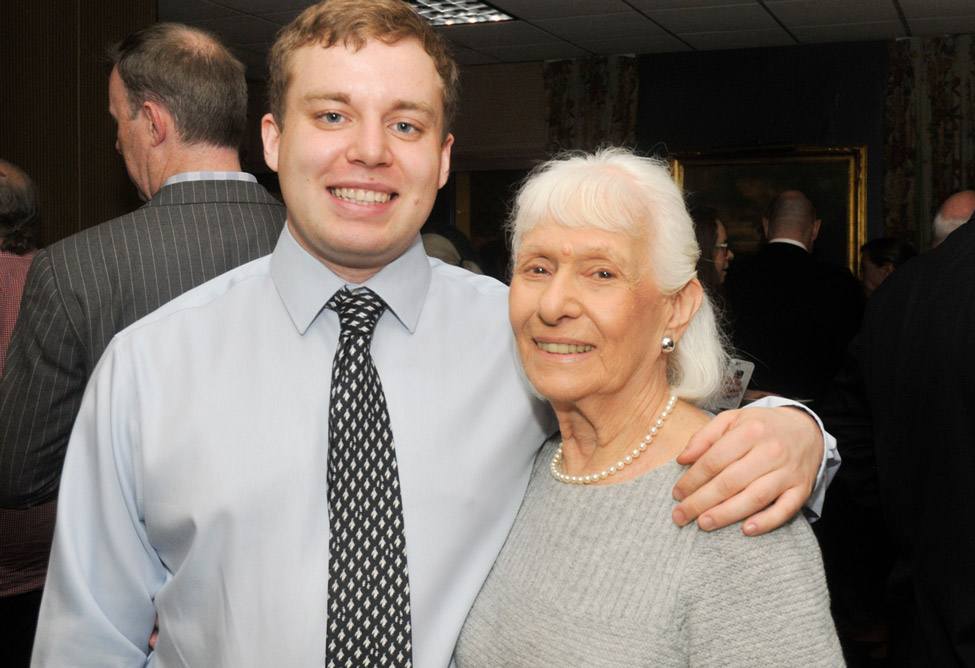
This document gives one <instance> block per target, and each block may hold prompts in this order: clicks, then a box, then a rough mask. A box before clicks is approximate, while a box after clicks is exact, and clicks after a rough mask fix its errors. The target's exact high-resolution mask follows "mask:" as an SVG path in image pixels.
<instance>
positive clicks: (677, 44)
mask: <svg viewBox="0 0 975 668" xmlns="http://www.w3.org/2000/svg"><path fill="white" fill-rule="evenodd" d="M576 46H578V47H580V48H583V49H585V50H587V51H590V52H592V53H595V54H598V55H601V56H616V55H620V54H629V53H632V54H641V53H668V52H671V51H690V50H691V47H690V46H688V45H687V44H684V43H683V42H681V41H680V40H679V39H677V38H676V37H673V36H672V35H668V34H667V33H660V34H658V35H645V36H643V37H625V38H613V39H592V40H582V41H579V42H577V43H576Z"/></svg>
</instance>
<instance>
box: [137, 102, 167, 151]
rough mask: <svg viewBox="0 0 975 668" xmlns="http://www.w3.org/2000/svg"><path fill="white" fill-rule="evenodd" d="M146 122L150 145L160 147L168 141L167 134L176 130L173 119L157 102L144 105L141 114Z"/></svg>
mask: <svg viewBox="0 0 975 668" xmlns="http://www.w3.org/2000/svg"><path fill="white" fill-rule="evenodd" d="M139 113H141V114H142V115H143V117H144V118H145V120H146V132H147V133H149V145H150V146H159V145H160V144H162V143H163V142H164V141H166V136H167V134H168V133H169V132H170V131H171V130H173V129H174V127H173V117H172V115H171V114H170V113H169V111H168V110H167V109H166V107H164V106H162V105H160V104H157V103H155V102H150V101H148V100H147V101H146V102H143V103H142V109H140V112H139Z"/></svg>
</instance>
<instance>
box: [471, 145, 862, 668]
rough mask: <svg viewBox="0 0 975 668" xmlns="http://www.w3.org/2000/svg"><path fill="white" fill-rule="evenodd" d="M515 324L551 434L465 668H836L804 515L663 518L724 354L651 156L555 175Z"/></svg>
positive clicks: (598, 157) (513, 313)
mask: <svg viewBox="0 0 975 668" xmlns="http://www.w3.org/2000/svg"><path fill="white" fill-rule="evenodd" d="M513 228H514V229H513V232H514V235H513V237H514V241H513V246H514V254H515V262H514V273H513V278H512V282H511V293H510V302H509V315H510V317H511V324H512V328H513V330H514V333H515V338H516V341H517V347H518V353H519V355H520V357H521V361H522V364H523V366H524V369H525V373H526V374H527V376H528V379H529V380H530V381H531V382H532V384H533V385H534V387H535V388H536V390H537V391H538V392H539V393H541V394H542V395H544V396H545V397H546V398H548V400H549V401H550V402H551V403H552V406H553V407H554V409H555V412H556V414H557V416H558V420H559V431H560V433H559V434H557V435H556V436H554V437H553V438H552V439H551V440H550V441H549V442H548V443H547V444H546V445H545V446H544V448H543V450H542V451H541V453H540V454H539V456H538V459H537V461H536V463H535V467H534V471H533V473H532V479H531V482H530V483H529V488H528V493H527V495H526V497H525V500H524V503H523V505H522V507H521V510H520V511H519V514H518V518H517V520H516V522H515V525H514V527H513V528H512V530H511V533H510V534H509V536H508V539H507V542H506V543H505V546H504V548H503V550H502V552H501V554H500V555H499V557H498V559H497V561H496V563H495V565H494V568H493V570H492V572H491V575H490V576H489V577H488V580H487V581H486V582H485V584H484V586H483V588H482V589H481V592H480V594H479V596H478V599H477V601H476V602H475V604H474V606H473V608H472V610H471V611H470V614H469V616H468V618H467V622H466V624H465V627H464V630H463V631H462V633H461V637H460V640H459V642H458V645H457V649H456V654H455V658H456V661H457V665H458V666H460V667H463V666H502V665H503V666H532V667H538V666H558V667H559V668H564V667H566V666H614V667H618V666H716V665H721V666H773V665H774V666H812V665H815V666H840V665H843V659H842V654H841V651H840V647H839V644H838V641H837V639H836V635H835V630H834V628H833V623H832V619H831V617H830V612H829V600H828V596H827V592H826V585H825V581H824V577H823V571H822V564H821V561H820V557H819V549H818V547H817V544H816V540H815V538H814V537H813V535H812V532H811V531H810V529H809V526H808V525H807V523H806V521H805V520H804V519H802V518H801V517H800V518H798V519H794V520H792V521H791V522H789V523H787V524H786V525H785V526H783V527H782V528H780V529H778V530H776V531H773V532H772V533H769V534H766V535H764V536H761V537H757V538H749V537H746V536H744V535H743V534H742V533H741V532H740V531H719V532H715V533H705V532H703V531H701V530H700V529H699V528H698V527H697V526H695V525H689V526H685V527H683V528H681V527H678V526H676V525H675V524H674V523H673V522H672V521H671V519H670V513H671V508H672V505H673V499H672V497H671V489H672V488H673V486H674V482H675V481H676V480H677V479H678V477H679V476H680V475H681V473H682V467H680V466H678V465H677V464H676V462H675V461H674V458H675V456H676V455H677V454H678V453H680V452H681V450H682V449H683V448H684V446H685V445H686V443H687V441H688V438H689V437H690V436H691V434H693V433H694V432H695V431H696V430H698V429H700V428H701V427H702V426H703V425H704V424H705V423H706V422H707V421H708V419H709V418H708V415H707V414H706V413H704V412H702V411H701V410H700V409H699V408H698V407H697V406H698V405H702V404H706V403H707V402H708V400H709V399H710V398H711V397H712V396H713V395H714V393H715V391H716V390H717V389H718V387H719V384H720V380H721V374H722V370H723V369H724V366H725V360H726V355H725V353H724V351H723V349H722V346H721V343H720V338H719V335H718V331H717V327H716V325H715V320H714V316H713V314H712V310H711V306H710V303H709V301H708V298H707V296H706V295H704V293H703V290H702V288H701V284H700V282H699V281H698V279H697V278H696V277H695V270H694V267H695V263H696V262H697V256H698V247H697V243H696V242H695V240H694V230H693V227H692V224H691V220H690V218H689V216H688V214H687V211H686V209H685V207H684V203H683V201H682V199H681V194H680V192H679V190H678V189H677V187H676V186H675V185H674V183H673V181H671V179H670V177H669V174H668V172H667V170H666V167H665V166H663V165H662V164H660V163H659V162H657V161H655V160H652V159H648V158H641V157H637V156H635V155H633V154H631V153H629V152H627V151H624V150H621V149H606V150H603V151H600V152H599V153H597V154H595V155H591V156H576V157H570V158H568V159H562V160H556V161H553V162H550V163H548V164H546V165H544V166H542V168H541V169H539V170H537V171H536V172H535V173H534V174H533V175H532V176H531V177H530V178H529V180H528V181H527V182H526V183H525V185H524V186H523V187H522V189H521V191H520V193H519V195H518V199H517V202H516V205H515V210H514V216H513Z"/></svg>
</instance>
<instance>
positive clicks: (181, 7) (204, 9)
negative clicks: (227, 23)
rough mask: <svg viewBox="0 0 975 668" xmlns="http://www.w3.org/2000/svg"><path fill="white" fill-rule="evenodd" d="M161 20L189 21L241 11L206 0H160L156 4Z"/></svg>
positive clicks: (234, 14)
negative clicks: (188, 0) (193, 0)
mask: <svg viewBox="0 0 975 668" xmlns="http://www.w3.org/2000/svg"><path fill="white" fill-rule="evenodd" d="M156 8H157V12H158V16H159V20H160V21H176V22H178V23H188V22H190V21H195V20H198V19H213V18H219V17H221V16H236V15H237V14H239V13H240V12H238V11H236V10H234V9H231V8H229V7H224V6H222V5H216V4H214V3H212V2H207V1H206V0H197V1H196V2H187V1H186V0H158V3H157V5H156Z"/></svg>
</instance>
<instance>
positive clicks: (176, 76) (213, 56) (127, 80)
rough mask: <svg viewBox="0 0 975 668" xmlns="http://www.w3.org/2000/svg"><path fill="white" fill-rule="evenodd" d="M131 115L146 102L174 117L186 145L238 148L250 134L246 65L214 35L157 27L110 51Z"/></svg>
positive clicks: (174, 25)
mask: <svg viewBox="0 0 975 668" xmlns="http://www.w3.org/2000/svg"><path fill="white" fill-rule="evenodd" d="M109 58H110V60H111V63H112V65H113V66H114V67H115V70H116V71H117V72H118V74H119V78H121V79H122V83H123V84H125V90H126V93H127V94H128V98H129V106H130V111H131V113H132V114H136V113H138V111H139V108H140V107H142V104H143V103H144V102H146V101H151V102H156V103H157V104H161V105H162V106H164V107H165V108H166V110H167V111H168V112H169V113H170V114H172V116H173V120H174V122H175V124H176V131H177V133H178V135H179V138H180V139H181V140H182V141H184V142H186V143H187V144H209V145H211V146H219V147H227V148H232V149H234V150H238V149H239V148H240V145H241V143H242V142H243V140H244V134H245V132H246V130H247V79H246V77H245V69H244V65H243V64H242V63H241V62H240V61H239V60H237V59H236V58H234V56H233V54H232V53H230V51H229V50H227V48H226V47H225V46H224V45H223V44H222V43H221V42H220V40H219V39H217V37H216V36H215V35H212V34H210V33H208V32H206V31H205V30H200V29H198V28H191V27H190V26H185V25H182V24H179V23H156V24H154V25H151V26H149V27H148V28H145V29H143V30H140V31H138V32H136V33H133V34H132V35H130V36H129V37H127V38H125V39H124V40H122V41H121V42H119V43H118V44H116V45H115V46H113V47H112V48H111V49H110V50H109Z"/></svg>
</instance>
